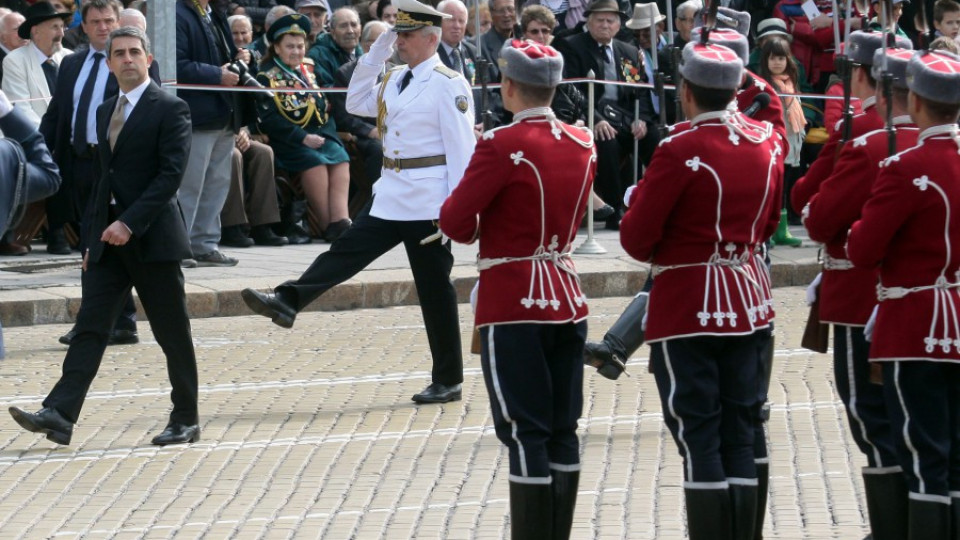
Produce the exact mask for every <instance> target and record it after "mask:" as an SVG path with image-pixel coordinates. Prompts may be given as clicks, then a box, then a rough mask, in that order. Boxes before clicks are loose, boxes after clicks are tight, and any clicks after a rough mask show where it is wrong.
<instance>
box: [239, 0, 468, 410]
mask: <svg viewBox="0 0 960 540" xmlns="http://www.w3.org/2000/svg"><path fill="white" fill-rule="evenodd" d="M394 5H395V6H397V8H398V14H397V23H396V25H394V27H393V28H392V29H391V31H389V32H384V33H383V34H381V35H380V37H379V38H377V41H375V42H374V44H373V45H372V46H371V47H370V51H369V52H368V53H367V54H365V55H363V56H361V57H360V59H359V60H358V62H357V67H356V70H355V71H354V73H353V77H352V78H351V79H350V86H349V89H348V92H347V102H346V106H347V111H348V112H349V113H351V114H356V115H359V116H367V117H375V118H376V119H377V127H378V131H379V132H380V133H381V134H382V142H383V155H384V158H383V171H382V174H381V176H380V180H378V181H377V183H376V184H374V186H373V190H374V196H373V200H372V201H371V203H370V204H369V205H368V206H367V208H366V209H364V210H362V211H361V212H360V215H359V216H357V219H356V220H355V221H354V222H353V226H352V227H350V229H348V230H347V231H346V232H345V233H344V234H343V235H342V236H340V237H339V238H338V239H337V240H336V241H334V243H333V245H332V246H331V247H330V250H329V251H328V252H326V253H324V254H322V255H320V256H319V257H317V259H316V260H315V261H314V262H313V264H312V265H311V266H310V268H308V269H307V271H306V272H305V273H304V274H303V275H302V276H300V278H299V279H297V280H294V281H289V282H287V283H284V284H282V285H280V286H279V287H277V288H276V289H274V291H273V293H271V294H263V293H260V292H258V291H256V290H253V289H245V290H244V291H243V298H244V301H246V303H247V305H248V306H250V308H251V309H252V310H253V311H255V312H257V313H259V314H261V315H264V316H267V317H270V318H271V319H273V322H274V323H276V324H278V325H280V326H283V327H285V328H290V327H291V326H293V322H294V319H295V318H296V314H297V312H299V311H300V310H302V309H303V308H304V307H306V306H307V305H308V304H309V303H310V302H312V301H313V300H315V299H316V298H317V297H319V296H320V295H321V294H323V293H324V292H326V291H327V290H328V289H330V288H331V287H333V286H334V285H337V284H339V283H342V282H343V281H346V280H347V279H350V278H351V277H353V276H354V275H356V273H357V272H359V271H360V270H362V269H364V268H365V267H366V266H367V265H368V264H370V263H371V262H373V261H374V260H375V259H376V258H377V257H379V256H380V255H383V254H384V253H386V252H387V251H389V250H391V249H393V248H394V247H396V246H397V245H398V244H401V243H402V244H403V245H404V247H405V248H406V251H407V257H408V258H409V259H410V268H411V270H412V271H413V277H414V282H415V283H416V287H417V296H418V297H419V299H420V306H421V310H422V312H423V319H424V324H425V326H426V331H427V340H428V341H429V343H430V353H431V355H432V358H433V371H432V382H431V384H430V385H429V386H428V387H427V388H426V389H425V390H424V391H423V392H420V393H418V394H416V395H414V396H413V400H414V401H415V402H417V403H445V402H448V401H454V400H459V399H460V398H461V392H462V391H461V386H460V385H461V383H462V382H463V359H462V356H461V348H460V324H459V321H458V314H457V294H456V291H455V290H454V288H453V283H452V282H451V281H450V270H451V268H452V267H453V255H452V253H451V252H450V243H449V241H448V240H446V239H445V238H443V237H442V235H441V234H440V231H439V230H438V228H437V218H438V217H439V216H440V205H441V204H442V203H443V201H444V199H446V198H447V196H448V195H449V194H450V192H452V191H453V189H454V188H455V187H456V186H457V184H458V183H459V182H460V179H461V178H462V177H463V171H464V170H465V169H466V168H467V163H468V162H469V161H470V156H471V155H472V154H473V147H474V145H475V144H476V137H475V136H474V134H473V125H474V116H475V114H474V107H473V98H472V95H471V92H470V87H469V85H468V84H467V81H466V79H464V78H463V75H461V74H460V73H459V72H457V71H454V70H452V69H450V68H448V67H446V66H445V65H443V63H441V62H440V58H439V56H437V46H438V45H439V43H440V34H441V28H440V23H441V21H442V19H444V18H446V17H449V15H447V14H445V13H441V12H439V11H437V10H435V9H433V8H432V7H430V6H427V5H425V4H421V3H420V2H417V0H395V2H394ZM394 45H396V52H397V54H398V55H399V57H400V59H401V61H403V62H406V63H405V64H403V65H400V66H397V67H395V68H393V69H391V70H389V71H387V73H386V74H385V75H384V76H383V79H382V81H378V78H379V76H380V74H381V73H382V72H383V69H384V65H385V63H386V62H387V60H389V59H390V57H391V56H393V54H394Z"/></svg>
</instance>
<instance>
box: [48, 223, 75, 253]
mask: <svg viewBox="0 0 960 540" xmlns="http://www.w3.org/2000/svg"><path fill="white" fill-rule="evenodd" d="M47 253H49V254H51V255H69V254H70V253H71V250H70V244H69V243H68V242H67V234H66V233H65V232H63V229H51V230H50V231H48V232H47Z"/></svg>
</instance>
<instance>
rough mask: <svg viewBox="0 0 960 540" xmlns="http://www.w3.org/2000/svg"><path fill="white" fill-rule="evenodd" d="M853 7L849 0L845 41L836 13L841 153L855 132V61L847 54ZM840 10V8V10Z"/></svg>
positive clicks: (835, 28)
mask: <svg viewBox="0 0 960 540" xmlns="http://www.w3.org/2000/svg"><path fill="white" fill-rule="evenodd" d="M833 5H834V7H836V6H837V0H833ZM852 8H853V0H847V5H846V16H845V18H844V26H845V28H844V29H845V31H846V33H845V34H844V36H843V43H840V42H839V38H840V35H839V32H838V28H839V21H838V20H837V15H838V13H834V17H833V18H834V39H836V40H838V41H837V42H836V43H835V45H834V48H835V50H836V51H837V56H836V59H835V60H834V64H835V65H836V68H837V74H838V75H840V80H841V81H842V83H843V131H841V132H840V133H841V136H840V143H839V144H838V145H837V153H838V154H839V152H840V149H841V148H843V145H844V144H845V143H846V142H847V141H849V140H850V135H851V134H852V133H853V105H852V104H851V103H850V101H851V93H852V92H853V89H852V87H851V84H852V78H853V62H851V61H850V57H849V56H847V43H848V41H849V40H850V24H851V20H850V14H851V13H850V12H851V9H852ZM838 11H839V10H838Z"/></svg>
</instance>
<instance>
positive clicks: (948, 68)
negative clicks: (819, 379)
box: [847, 51, 960, 540]
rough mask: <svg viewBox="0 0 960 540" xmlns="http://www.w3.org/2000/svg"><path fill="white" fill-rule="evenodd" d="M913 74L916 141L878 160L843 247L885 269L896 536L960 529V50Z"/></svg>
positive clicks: (884, 340)
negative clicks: (899, 520) (900, 489)
mask: <svg viewBox="0 0 960 540" xmlns="http://www.w3.org/2000/svg"><path fill="white" fill-rule="evenodd" d="M906 82H907V86H908V88H909V93H908V94H907V111H908V113H909V114H910V117H911V118H912V119H913V122H914V123H915V124H916V125H917V128H918V129H919V131H920V134H919V136H918V138H917V143H916V145H914V146H913V147H911V148H909V149H907V150H904V151H902V152H900V153H898V154H895V155H894V156H892V157H890V158H888V159H886V160H884V161H883V162H882V164H881V165H880V167H879V169H880V174H879V176H878V177H877V179H876V181H875V183H874V184H873V186H872V190H871V192H870V198H869V199H868V200H867V202H866V204H865V205H864V207H863V211H862V215H861V217H860V220H859V221H857V222H856V223H854V224H853V227H852V228H851V229H850V235H849V239H848V242H847V256H848V257H849V259H850V261H852V262H853V264H854V265H856V266H857V267H859V268H864V269H867V270H874V269H876V270H877V271H878V272H879V277H880V279H879V281H878V286H877V299H878V300H879V303H878V307H877V312H876V323H875V324H874V326H873V334H872V341H871V344H870V362H873V363H876V364H879V365H880V366H882V370H883V387H882V391H883V397H884V398H885V401H886V406H887V411H888V413H889V417H890V422H891V426H890V427H891V432H892V434H893V437H894V441H895V444H896V452H897V457H898V461H899V465H900V467H901V468H902V470H903V474H904V475H905V476H906V483H907V489H908V490H909V495H908V503H907V505H908V512H907V514H908V516H909V517H908V518H907V525H906V527H905V529H906V530H905V531H904V532H903V534H902V535H901V536H900V538H911V539H913V538H923V539H925V540H947V539H953V538H956V537H957V536H956V531H957V528H958V527H960V496H958V494H960V477H958V476H957V474H956V471H957V470H960V441H958V437H960V430H958V429H957V426H958V425H960V407H958V406H957V396H960V339H958V338H960V336H958V333H957V328H958V327H960V318H958V317H960V280H958V277H957V276H958V271H960V259H958V257H957V254H958V253H960V183H958V182H957V179H958V178H960V132H958V129H957V117H958V116H960V57H958V56H956V55H953V54H951V53H947V52H943V51H937V52H932V51H919V52H917V53H915V54H914V55H913V57H911V59H910V60H909V63H908V64H907V68H906ZM868 496H869V494H868ZM868 501H869V499H868ZM872 510H873V509H872V508H871V513H872ZM871 520H872V516H871ZM951 529H953V534H951ZM874 531H875V532H876V529H874ZM875 537H876V538H879V536H875ZM890 538H893V537H892V536H891V537H890Z"/></svg>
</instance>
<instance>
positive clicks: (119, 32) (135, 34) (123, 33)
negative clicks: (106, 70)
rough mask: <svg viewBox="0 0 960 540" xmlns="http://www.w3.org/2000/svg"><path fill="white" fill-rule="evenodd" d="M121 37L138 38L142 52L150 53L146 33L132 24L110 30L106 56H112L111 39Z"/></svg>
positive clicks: (148, 39)
mask: <svg viewBox="0 0 960 540" xmlns="http://www.w3.org/2000/svg"><path fill="white" fill-rule="evenodd" d="M122 37H132V38H137V39H139V40H140V45H141V46H142V47H143V52H144V54H150V38H148V37H147V34H146V33H145V32H144V31H143V30H140V29H139V28H136V27H134V26H123V27H120V28H117V29H116V30H114V31H113V32H110V37H108V38H107V58H111V57H113V40H115V39H117V38H122Z"/></svg>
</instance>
